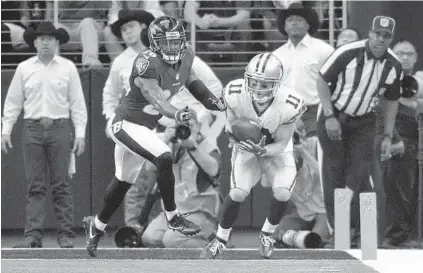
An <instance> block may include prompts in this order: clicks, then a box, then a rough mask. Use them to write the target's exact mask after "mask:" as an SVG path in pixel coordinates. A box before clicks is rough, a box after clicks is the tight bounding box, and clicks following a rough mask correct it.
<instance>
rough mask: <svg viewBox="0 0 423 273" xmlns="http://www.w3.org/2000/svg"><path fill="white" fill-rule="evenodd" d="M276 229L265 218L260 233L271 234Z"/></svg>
mask: <svg viewBox="0 0 423 273" xmlns="http://www.w3.org/2000/svg"><path fill="white" fill-rule="evenodd" d="M277 227H278V225H272V224H271V223H270V222H269V220H267V218H266V221H265V222H264V224H263V227H262V228H261V231H263V232H267V233H270V234H272V233H273V232H274V231H275V229H276V228H277Z"/></svg>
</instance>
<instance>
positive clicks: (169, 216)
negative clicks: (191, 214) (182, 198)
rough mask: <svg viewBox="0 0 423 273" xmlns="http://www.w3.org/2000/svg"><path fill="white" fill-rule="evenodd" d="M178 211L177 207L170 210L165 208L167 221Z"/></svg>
mask: <svg viewBox="0 0 423 273" xmlns="http://www.w3.org/2000/svg"><path fill="white" fill-rule="evenodd" d="M178 213H179V211H178V209H175V210H172V211H167V210H165V214H166V218H167V220H168V221H170V220H172V218H173V216H175V215H176V214H178Z"/></svg>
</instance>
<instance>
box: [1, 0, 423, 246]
mask: <svg viewBox="0 0 423 273" xmlns="http://www.w3.org/2000/svg"><path fill="white" fill-rule="evenodd" d="M291 2H295V1H182V0H178V1H158V0H149V1H117V0H112V1H59V2H58V3H59V14H58V24H56V25H55V27H56V28H59V27H60V28H63V29H65V30H66V31H67V32H68V34H69V37H68V40H69V42H67V43H63V44H62V45H61V46H60V55H61V56H63V57H65V58H67V59H69V60H71V61H72V62H73V63H75V64H76V65H77V67H84V68H98V67H105V66H109V64H112V63H114V64H115V65H116V64H117V63H118V61H117V60H118V56H119V55H121V54H123V53H124V52H125V50H126V49H128V48H129V47H131V45H130V44H128V43H127V42H126V41H123V40H122V39H121V38H122V37H117V36H116V35H115V34H116V33H114V32H113V29H112V27H111V26H112V25H113V23H115V22H116V21H117V20H118V19H119V11H121V10H136V9H142V10H146V11H148V12H150V13H151V14H152V15H153V16H154V17H158V16H161V15H169V16H173V17H175V18H177V19H179V20H181V21H183V22H184V25H185V29H186V31H187V33H188V34H189V35H192V33H191V29H194V28H192V27H191V23H192V22H195V30H196V34H195V35H196V39H195V40H196V44H195V48H196V53H197V56H198V57H200V58H201V59H202V60H203V61H204V62H205V64H204V65H203V64H200V66H201V65H203V68H200V70H201V69H202V71H204V69H210V68H209V67H208V68H207V64H209V65H210V64H214V66H226V67H231V66H239V65H240V64H242V63H243V62H247V61H249V60H250V58H251V57H252V56H254V55H255V54H256V53H258V52H262V51H274V50H277V49H278V48H280V47H281V45H282V44H283V43H285V42H286V41H287V40H290V41H291V42H292V41H293V40H294V38H292V37H289V35H288V34H287V33H283V32H282V33H281V32H280V31H279V30H278V26H277V20H276V17H277V12H276V10H277V9H281V8H282V9H286V8H288V6H289V4H291ZM299 2H301V1H299ZM302 2H303V6H304V7H310V8H313V9H315V11H317V14H318V18H317V19H318V22H317V25H316V27H317V29H316V30H315V32H314V33H310V36H313V37H315V38H319V39H322V40H327V39H328V32H327V29H328V20H327V17H328V9H327V6H325V5H327V3H326V1H302ZM336 2H340V1H336ZM1 4H2V6H1V8H2V23H1V24H2V45H1V46H2V64H1V65H2V68H16V67H17V64H18V63H20V62H22V61H24V60H27V59H29V58H30V57H32V56H33V55H34V53H36V48H35V47H34V45H33V44H32V45H31V43H28V42H27V41H28V37H25V35H24V32H25V30H26V29H27V28H32V29H37V27H38V26H39V24H40V23H41V22H43V21H45V20H47V21H53V19H54V14H53V1H2V2H1ZM336 5H339V3H336ZM337 12H338V11H337ZM335 17H336V16H335ZM335 28H337V29H341V24H340V22H335ZM318 29H323V31H318ZM245 30H252V31H245ZM362 35H364V36H366V34H365V33H358V32H357V31H356V30H355V29H344V30H342V31H339V35H338V36H337V44H336V47H339V46H341V45H343V44H346V43H348V42H353V41H357V40H359V39H361V36H362ZM397 35H398V36H400V34H397ZM313 39H314V38H313ZM188 40H189V38H188ZM316 40H317V39H316ZM240 41H249V42H246V43H240ZM310 41H312V40H310ZM320 42H321V41H320V40H319V41H318V42H317V43H320ZM142 43H143V44H144V46H146V44H147V42H145V40H144V41H142ZM319 45H320V44H319ZM324 47H325V45H322V48H324ZM327 47H328V48H329V49H327V50H326V52H325V53H322V56H321V58H322V60H321V61H320V60H317V59H316V63H313V65H316V66H317V65H319V66H321V65H322V64H323V62H324V61H325V60H326V59H327V57H329V55H330V54H331V53H332V50H331V49H330V46H329V45H327ZM392 48H393V51H394V52H395V54H396V55H397V57H398V58H399V60H400V61H401V63H402V66H403V70H404V73H405V74H407V75H414V76H415V77H416V78H419V80H418V82H419V83H420V82H421V83H422V85H421V86H423V76H422V75H421V73H420V72H417V71H415V69H414V65H415V63H416V61H417V56H418V55H417V49H416V48H415V47H414V45H413V44H412V41H403V40H400V41H398V42H397V43H396V44H395V45H394V46H393V47H392ZM323 51H325V50H324V49H322V52H323ZM276 52H277V51H276ZM280 54H281V55H283V54H286V52H285V53H280ZM278 57H279V56H278ZM131 58H132V57H131ZM201 59H200V60H197V61H198V62H202V61H201ZM282 59H283V57H282ZM283 64H284V66H285V63H284V62H283ZM204 66H206V68H204ZM287 67H288V69H289V67H290V65H289V64H287ZM316 69H317V68H316ZM71 70H72V73H73V72H74V71H73V69H71ZM316 71H318V69H317V70H316ZM112 72H113V66H112V70H111V75H112ZM209 75H210V74H209ZM128 76H129V75H128ZM214 80H215V82H216V81H219V80H218V79H217V78H216V79H214ZM108 84H110V82H109V80H108V82H107V83H106V86H105V90H104V92H105V93H107V88H108V87H107V86H108ZM117 84H118V85H119V84H120V83H117ZM210 84H211V85H213V84H215V83H210ZM217 85H219V84H217ZM109 87H110V86H109ZM110 88H112V87H110ZM127 88H128V86H125V85H124V83H122V86H120V87H118V88H117V89H119V91H122V92H121V95H122V94H124V93H125V92H127V90H126V89H127ZM221 88H222V87H221V83H220V89H221ZM76 89H78V90H77V91H78V92H79V91H81V90H80V86H79V87H76ZM210 89H212V88H210ZM215 89H216V88H215ZM217 89H219V87H218V88H217ZM217 89H216V90H217ZM420 89H422V87H421V88H420ZM419 91H420V90H419ZM78 92H76V93H78ZM78 94H79V93H78ZM79 95H80V94H79ZM79 95H78V96H79ZM121 95H119V96H117V99H118V100H119V99H120V98H121ZM417 96H421V94H420V93H418V94H417ZM316 99H317V96H316ZM82 102H84V101H83V100H82ZM181 102H184V103H186V101H185V99H184V98H183V97H182V98H180V103H181ZM317 105H318V102H317V101H309V102H308V106H309V110H308V111H309V112H308V113H310V111H314V112H313V113H311V114H310V117H311V118H310V119H309V120H305V119H307V115H305V116H306V117H304V118H303V120H302V122H299V123H298V124H297V133H296V138H297V139H296V140H295V144H296V145H295V153H296V157H297V163H298V165H299V170H300V172H299V176H300V180H301V181H302V182H303V183H298V184H297V185H296V188H295V189H294V193H293V198H292V199H291V200H292V202H291V209H290V210H289V211H288V215H289V217H285V218H284V220H283V221H285V222H284V223H281V225H280V227H279V228H278V229H277V232H276V234H277V236H279V242H280V244H279V245H280V247H292V246H293V245H287V244H286V243H284V242H283V240H282V237H283V235H284V234H285V233H286V232H287V231H288V230H292V229H296V230H297V231H298V230H303V229H304V230H310V231H313V232H316V233H318V235H319V236H320V237H321V239H322V244H321V245H319V246H321V247H323V246H325V245H331V238H330V237H331V236H330V233H331V232H330V228H328V226H327V221H328V219H327V218H328V217H327V216H326V212H325V208H324V205H323V194H322V189H321V188H320V181H319V175H318V168H319V166H318V164H317V137H316V135H315V133H316V132H315V130H316V128H315V126H316V122H315V121H316V120H315V117H316V113H317ZM103 106H105V105H103ZM73 107H74V108H73V109H72V108H71V111H72V110H73V111H79V115H80V116H82V118H80V123H84V121H83V120H84V115H86V110H84V109H83V108H84V107H82V106H80V108H81V109H76V108H77V107H76V105H73ZM416 107H417V105H416V103H415V101H414V100H409V99H400V107H399V112H398V115H397V120H396V132H397V134H395V136H394V138H393V140H392V141H393V144H394V148H395V149H394V150H393V152H392V155H391V156H392V157H391V158H390V160H388V161H384V163H383V164H382V166H381V168H382V175H383V181H384V186H385V189H384V192H385V193H386V222H387V223H386V240H382V242H380V247H409V246H410V242H411V241H412V240H413V239H414V238H415V234H416V232H415V226H416V219H417V217H416V213H417V211H416V208H417V204H416V202H417V192H418V187H417V185H418V172H417V143H418V132H417V122H416V119H415V116H416ZM84 111H85V114H84ZM104 114H105V115H107V113H104ZM313 117H314V121H313ZM73 118H74V119H75V120H78V117H75V115H74V116H73ZM210 119H211V118H210V117H209V116H208V115H203V114H202V113H200V115H199V117H198V120H199V123H198V124H196V126H198V127H199V128H198V132H197V131H195V130H194V133H195V134H197V133H198V134H199V135H198V136H197V135H196V136H195V139H196V140H197V139H198V142H199V143H201V141H203V140H204V139H203V138H202V137H203V136H202V135H201V132H202V131H201V130H205V131H204V132H207V128H208V127H210V125H211V124H212V122H210ZM81 120H82V121H81ZM310 120H312V121H310ZM73 121H74V120H73ZM45 122H49V121H48V120H47V121H45ZM313 122H314V124H313ZM85 123H86V117H85ZM26 126H27V127H29V128H35V127H37V126H38V127H40V128H41V127H44V128H46V126H47V127H49V126H52V124H47V125H45V124H40V125H37V124H35V123H31V122H27V125H26ZM83 126H85V125H83ZM53 127H54V124H53ZM56 127H59V129H62V131H63V130H64V132H65V133H69V130H70V128H67V127H66V128H62V127H60V125H57V124H56ZM313 127H314V128H313ZM56 129H57V128H56ZM34 130H36V129H34ZM81 130H82V129H81ZM167 130H169V129H167ZM34 132H35V131H34ZM35 133H36V132H35ZM35 133H34V134H35ZM60 133H63V132H60ZM161 133H163V134H164V135H166V129H164V128H162V130H161ZM3 134H4V133H2V136H3ZM76 134H78V132H76ZM203 134H204V133H203ZM33 137H36V135H34V136H33ZM77 137H78V136H76V138H77ZM79 137H83V135H81V133H80V132H79ZM216 137H217V136H216ZM74 138H75V137H74ZM2 141H3V138H2ZM28 141H29V140H28ZM65 141H66V142H67V143H65V145H68V146H70V145H71V144H69V143H70V139H66V140H65ZM167 143H169V145H172V142H171V140H170V137H168V139H167ZM2 144H3V142H2ZM78 145H82V144H78ZM212 147H214V146H212ZM74 148H76V149H77V153H82V152H83V148H81V147H80V146H76V147H74ZM188 148H191V147H188ZM208 152H210V153H212V152H216V151H215V150H214V149H212V150H210V151H208ZM31 153H33V152H31ZM213 156H215V157H216V158H218V159H217V161H218V162H220V159H219V156H220V155H219V154H213ZM178 159H180V160H182V161H184V160H188V161H189V160H190V157H189V155H188V154H187V153H182V154H180V155H179V157H178ZM27 160H28V158H27ZM182 161H181V162H182ZM181 162H180V164H182V163H181ZM68 163H69V162H68V161H67V160H66V161H65V162H64V165H65V166H67V165H68ZM27 164H28V165H31V164H34V163H33V162H27ZM184 164H187V165H190V164H191V165H195V164H194V162H192V159H191V162H188V163H186V162H185V163H184ZM191 165H190V168H192V166H191ZM220 167H221V166H220V165H219V168H220ZM62 168H63V167H62ZM146 168H147V169H148V166H147V167H146ZM35 172H36V170H33V171H32V172H30V173H28V174H27V176H34V175H35V174H34V173H35ZM150 172H152V171H151V170H150ZM143 173H144V174H146V173H147V170H145V171H144V172H143ZM206 177H207V175H206ZM37 179H38V180H39V178H37ZM37 179H35V180H37ZM61 179H62V180H63V179H64V178H63V177H59V178H57V179H56V180H57V187H59V188H58V191H59V190H60V192H59V193H58V195H57V196H58V197H57V199H60V198H62V199H63V200H62V202H61V203H60V202H58V203H57V205H56V208H57V209H56V210H57V211H58V212H57V217H58V218H60V217H61V218H62V220H63V219H64V221H62V223H63V232H62V233H61V234H60V236H59V237H58V242H59V245H60V246H62V247H72V243H71V242H70V241H69V240H68V239H69V238H71V237H72V236H74V233H73V231H71V228H70V227H71V226H72V223H71V222H72V221H73V219H72V217H71V216H70V214H71V212H69V210H70V209H69V207H70V206H72V203H71V201H69V200H68V201H66V200H67V199H66V198H68V199H69V194H68V193H67V191H68V190H69V189H68V186H69V185H66V183H63V181H62V180H61ZM137 179H138V180H140V181H139V183H145V185H144V189H140V188H138V189H137V188H136V187H135V186H134V187H133V188H134V191H139V192H140V193H141V198H140V199H139V200H142V202H139V203H138V204H136V205H134V204H132V205H131V203H130V200H127V201H126V202H127V203H126V207H125V213H127V214H131V213H132V214H134V212H131V209H132V210H134V207H135V206H137V207H138V209H137V210H136V211H137V213H139V211H140V206H142V204H143V202H144V200H143V199H142V198H145V195H146V191H147V190H146V188H147V187H148V185H147V184H146V183H147V182H148V181H149V180H151V179H152V178H151V177H149V176H148V175H145V176H144V177H142V176H140V177H138V178H137ZM307 182H309V183H307ZM210 184H211V185H212V187H210V188H209V186H210V185H209V184H207V185H203V186H198V185H197V186H198V187H203V188H202V189H201V190H199V191H197V192H196V194H198V196H197V198H198V197H199V196H202V198H205V197H204V196H206V198H205V199H207V201H206V203H207V205H208V206H210V208H209V210H210V213H209V214H210V215H211V216H210V217H209V218H207V217H205V218H204V219H203V218H201V219H199V220H197V221H202V222H206V221H208V222H209V225H210V229H209V230H207V229H206V231H205V233H206V234H202V236H203V237H202V238H201V240H203V241H204V242H203V241H201V240H199V241H195V239H192V240H194V241H195V243H186V242H181V240H179V239H180V238H176V239H175V238H171V239H169V238H168V237H169V236H168V237H166V236H167V235H166V228H163V227H162V226H164V224H163V223H164V222H163V219H161V218H160V217H161V216H160V215H158V216H157V213H156V215H155V216H157V218H155V219H154V220H153V222H151V223H152V225H151V227H150V229H147V231H145V232H144V235H143V238H144V242H143V244H144V245H146V246H171V247H172V246H175V245H176V246H177V247H202V246H204V244H205V243H206V241H207V240H209V239H210V238H212V237H213V236H214V232H213V230H214V229H215V228H216V227H215V226H214V225H215V224H217V222H216V219H214V218H216V217H217V216H216V215H217V214H218V213H217V211H218V209H219V207H220V203H221V200H220V197H219V194H218V192H217V191H216V190H215V187H217V186H218V185H213V182H210ZM146 185H147V186H146ZM60 186H61V187H62V188H60ZM38 187H44V186H39V185H38ZM185 187H186V185H185V184H183V183H182V184H181V185H180V187H179V188H178V187H177V190H178V191H179V192H178V194H179V195H180V196H182V197H181V198H182V199H184V198H185V199H186V198H187V196H189V194H188V192H189V191H192V190H193V189H190V188H185ZM63 192H64V193H63ZM142 196H143V197H142ZM184 196H185V197H184ZM129 199H130V198H129ZM132 200H135V199H132ZM132 202H133V201H132ZM135 214H136V213H135ZM27 216H28V217H29V218H31V217H32V218H31V219H32V220H33V222H32V225H33V226H37V227H38V222H37V220H34V219H35V218H36V215H34V212H33V213H32V215H31V210H29V211H28V215H27ZM379 217H381V216H379ZM382 217H383V216H382ZM134 218H136V215H133V219H134ZM162 218H163V217H162ZM383 218H384V219H385V217H383ZM133 219H132V221H133ZM289 221H291V222H290V223H289V224H287V223H286V222H289ZM29 223H30V224H31V222H29ZM126 224H127V225H132V226H133V225H134V223H133V222H132V223H131V220H127V221H126ZM161 224H163V225H161ZM153 227H157V228H156V230H153ZM32 228H33V227H32V226H28V224H27V227H26V229H27V231H28V232H29V233H31V229H32ZM137 228H138V229H140V232H143V231H141V229H142V228H144V227H137ZM353 236H355V237H357V236H359V234H358V235H357V232H356V233H354V232H353ZM39 237H40V236H39ZM41 238H42V236H41ZM27 243H28V242H24V243H23V244H21V247H25V246H29V247H41V246H42V245H41V240H40V241H37V242H35V243H34V244H31V242H30V244H29V245H28V244H27ZM197 243H198V245H197ZM332 243H333V242H332ZM296 247H299V246H296Z"/></svg>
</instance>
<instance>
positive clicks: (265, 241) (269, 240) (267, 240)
mask: <svg viewBox="0 0 423 273" xmlns="http://www.w3.org/2000/svg"><path fill="white" fill-rule="evenodd" d="M275 243H276V240H275V239H273V237H272V234H271V233H267V232H263V231H261V232H260V247H259V251H260V255H261V256H262V257H263V258H265V259H269V258H270V256H271V255H272V252H273V249H274V248H275V246H274V245H275Z"/></svg>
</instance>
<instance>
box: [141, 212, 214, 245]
mask: <svg viewBox="0 0 423 273" xmlns="http://www.w3.org/2000/svg"><path fill="white" fill-rule="evenodd" d="M187 219H188V220H190V221H192V222H193V223H194V224H197V225H200V226H201V231H200V233H198V234H196V235H193V236H185V235H183V234H182V233H180V232H177V231H173V230H170V229H169V228H168V226H167V221H166V216H165V213H164V212H162V213H161V214H160V215H159V216H157V217H156V218H155V219H154V220H153V221H151V223H150V224H149V225H148V226H147V229H146V230H145V232H144V233H143V235H142V238H141V240H142V243H143V245H144V246H146V247H165V248H203V247H204V246H206V245H207V243H208V242H209V237H210V236H211V235H212V234H213V233H214V232H216V227H217V225H216V223H214V222H212V221H210V219H209V218H208V217H206V215H204V214H203V213H195V214H191V215H189V216H187Z"/></svg>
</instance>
